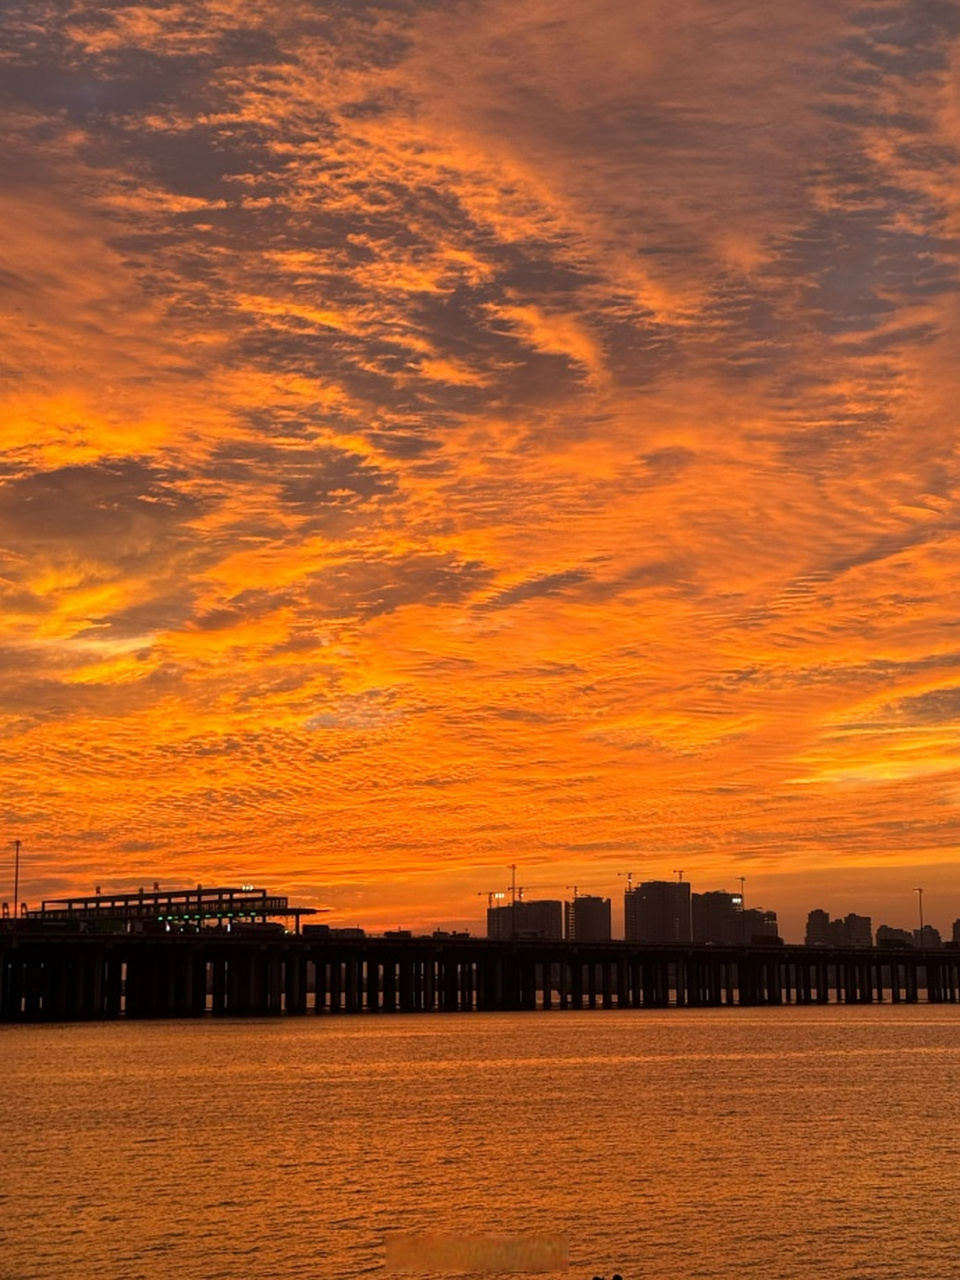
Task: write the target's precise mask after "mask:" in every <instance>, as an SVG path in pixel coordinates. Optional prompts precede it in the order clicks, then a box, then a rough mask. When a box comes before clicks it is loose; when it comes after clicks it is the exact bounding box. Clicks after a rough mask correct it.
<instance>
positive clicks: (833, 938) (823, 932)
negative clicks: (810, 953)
mask: <svg viewBox="0 0 960 1280" xmlns="http://www.w3.org/2000/svg"><path fill="white" fill-rule="evenodd" d="M804 942H805V943H806V945H807V946H808V947H872V946H873V921H872V920H871V918H870V917H869V916H858V915H857V914H856V913H855V912H853V911H851V912H849V914H847V915H845V916H844V918H843V919H842V920H831V919H830V917H829V915H828V914H827V912H826V911H820V910H817V911H811V912H810V914H809V915H808V916H807V933H806V937H805V938H804Z"/></svg>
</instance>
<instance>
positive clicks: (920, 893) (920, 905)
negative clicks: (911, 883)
mask: <svg viewBox="0 0 960 1280" xmlns="http://www.w3.org/2000/svg"><path fill="white" fill-rule="evenodd" d="M916 894H917V906H918V909H919V911H920V937H919V939H918V941H919V943H920V946H921V947H922V946H923V890H922V889H917V890H916Z"/></svg>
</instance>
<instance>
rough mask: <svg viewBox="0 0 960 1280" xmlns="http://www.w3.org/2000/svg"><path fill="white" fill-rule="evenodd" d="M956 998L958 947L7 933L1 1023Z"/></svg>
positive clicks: (0, 959) (1, 957)
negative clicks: (922, 948) (677, 944)
mask: <svg viewBox="0 0 960 1280" xmlns="http://www.w3.org/2000/svg"><path fill="white" fill-rule="evenodd" d="M958 999H960V948H950V947H944V948H942V949H937V950H928V951H919V950H913V949H912V948H904V949H903V950H885V949H866V948H860V949H856V950H854V949H850V950H841V949H833V948H811V947H799V946H783V947H707V946H703V947H697V946H683V947H661V946H644V945H638V944H634V943H626V942H607V943H590V944H586V943H584V944H578V943H575V942H547V941H526V940H524V941H509V942H508V941H493V940H488V939H484V938H476V939H473V938H469V939H466V938H457V939H450V940H447V939H433V938H402V939H398V938H350V939H315V938H305V937H303V936H302V935H299V934H280V935H277V936H270V937H269V938H262V937H260V938H252V939H251V938H244V937H231V936H230V935H229V934H221V933H219V932H218V931H215V930H209V931H206V932H204V931H201V932H199V933H193V934H187V933H175V932H171V933H169V934H163V935H159V936H157V935H149V936H144V935H137V934H109V935H105V936H100V935H97V934H83V933H79V934H78V933H70V934H67V933H64V934H57V933H50V931H49V929H47V930H44V931H42V932H41V931H36V930H33V931H32V930H31V929H30V928H29V927H23V924H22V922H21V924H20V925H19V927H17V928H16V929H13V928H7V929H6V930H4V931H3V932H0V1021H4V1022H63V1021H78V1020H84V1019H108V1018H121V1017H124V1018H197V1017H202V1016H204V1015H208V1014H209V1015H213V1016H217V1017H273V1016H277V1015H280V1014H284V1015H286V1016H299V1015H303V1014H306V1013H316V1014H318V1015H332V1014H351V1013H382V1014H389V1013H419V1012H423V1013H431V1012H435V1013H446V1012H465V1011H497V1010H527V1011H531V1012H532V1011H534V1010H541V1011H543V1010H564V1009H596V1010H597V1011H598V1015H599V1014H601V1013H602V1011H603V1010H605V1009H617V1008H620V1009H623V1008H630V1009H647V1008H649V1009H662V1008H667V1007H669V1006H674V1007H676V1006H687V1007H692V1008H704V1007H717V1006H730V1005H740V1006H765V1005H779V1004H783V1003H795V1004H801V1005H802V1004H813V1003H819V1004H826V1003H831V1004H838V1005H841V1004H869V1003H872V1002H875V1001H883V1000H890V1001H891V1002H893V1003H900V1002H908V1003H912V1002H917V1001H919V1000H925V1001H927V1002H929V1003H932V1004H939V1003H956V1002H957V1000H958Z"/></svg>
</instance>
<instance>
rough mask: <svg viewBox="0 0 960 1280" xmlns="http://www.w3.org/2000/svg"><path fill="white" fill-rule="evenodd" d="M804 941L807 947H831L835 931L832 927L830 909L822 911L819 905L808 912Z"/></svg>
mask: <svg viewBox="0 0 960 1280" xmlns="http://www.w3.org/2000/svg"><path fill="white" fill-rule="evenodd" d="M803 942H804V945H805V946H807V947H829V946H830V945H831V943H832V942H833V933H832V931H831V927H830V913H829V912H828V911H821V910H820V908H819V907H818V908H817V909H816V910H814V911H811V912H809V913H808V914H807V932H806V934H805V935H804V939H803Z"/></svg>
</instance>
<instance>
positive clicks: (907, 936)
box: [877, 924, 913, 947]
mask: <svg viewBox="0 0 960 1280" xmlns="http://www.w3.org/2000/svg"><path fill="white" fill-rule="evenodd" d="M877 946H878V947H890V946H900V947H912V946H913V934H912V933H911V932H910V930H909V929H895V928H894V927H893V926H892V925H889V924H882V925H880V926H879V927H878V928H877Z"/></svg>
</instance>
